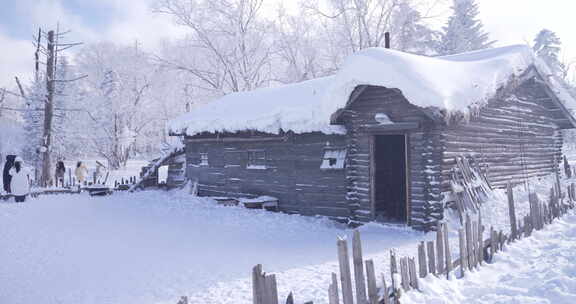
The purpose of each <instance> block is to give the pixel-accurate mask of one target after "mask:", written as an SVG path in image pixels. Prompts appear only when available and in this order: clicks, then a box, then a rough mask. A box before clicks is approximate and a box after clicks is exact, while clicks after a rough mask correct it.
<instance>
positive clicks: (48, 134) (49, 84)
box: [42, 31, 55, 186]
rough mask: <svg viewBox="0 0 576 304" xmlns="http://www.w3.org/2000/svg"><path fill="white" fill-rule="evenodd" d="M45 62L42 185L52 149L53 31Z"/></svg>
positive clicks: (50, 34)
mask: <svg viewBox="0 0 576 304" xmlns="http://www.w3.org/2000/svg"><path fill="white" fill-rule="evenodd" d="M47 49H48V57H47V60H46V92H47V94H46V104H45V105H44V136H43V139H44V146H43V147H44V150H43V151H42V154H43V158H42V185H43V186H47V185H48V183H49V181H50V171H51V170H50V151H51V149H52V147H51V145H52V118H53V114H54V103H53V101H54V58H55V54H54V31H49V32H48V47H47Z"/></svg>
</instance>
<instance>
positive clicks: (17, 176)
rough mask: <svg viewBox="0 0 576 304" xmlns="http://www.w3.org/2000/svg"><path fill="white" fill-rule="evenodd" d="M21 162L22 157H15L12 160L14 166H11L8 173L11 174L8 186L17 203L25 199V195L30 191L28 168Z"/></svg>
mask: <svg viewBox="0 0 576 304" xmlns="http://www.w3.org/2000/svg"><path fill="white" fill-rule="evenodd" d="M22 163H23V161H22V158H20V157H16V159H15V160H14V166H12V168H11V169H10V172H9V174H10V175H11V176H12V181H11V182H10V188H11V190H12V194H13V195H14V197H15V198H16V202H17V203H21V202H24V201H25V200H26V195H28V193H30V180H29V174H28V170H26V168H24V165H23V164H22Z"/></svg>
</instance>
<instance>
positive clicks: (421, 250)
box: [418, 241, 428, 278]
mask: <svg viewBox="0 0 576 304" xmlns="http://www.w3.org/2000/svg"><path fill="white" fill-rule="evenodd" d="M418 269H419V271H420V277H421V278H425V277H426V275H428V265H427V263H426V250H425V246H424V241H421V242H420V244H418Z"/></svg>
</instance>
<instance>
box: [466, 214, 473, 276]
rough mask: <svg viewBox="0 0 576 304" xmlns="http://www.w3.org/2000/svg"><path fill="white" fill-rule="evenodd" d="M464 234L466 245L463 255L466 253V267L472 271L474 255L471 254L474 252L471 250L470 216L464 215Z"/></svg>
mask: <svg viewBox="0 0 576 304" xmlns="http://www.w3.org/2000/svg"><path fill="white" fill-rule="evenodd" d="M464 229H465V230H464V233H465V237H466V239H465V244H466V249H465V253H466V265H467V266H468V269H469V270H472V267H473V265H474V254H473V253H472V251H473V250H474V249H473V248H472V222H471V221H470V215H469V214H466V223H465V225H464Z"/></svg>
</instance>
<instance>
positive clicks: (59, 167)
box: [54, 160, 66, 187]
mask: <svg viewBox="0 0 576 304" xmlns="http://www.w3.org/2000/svg"><path fill="white" fill-rule="evenodd" d="M65 174H66V167H65V166H64V162H63V161H61V160H60V161H58V162H57V163H56V173H55V174H54V176H55V177H56V187H58V184H60V186H61V187H64V175H65Z"/></svg>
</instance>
